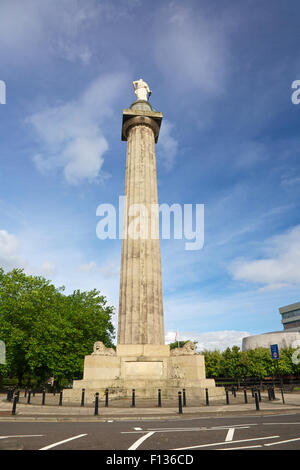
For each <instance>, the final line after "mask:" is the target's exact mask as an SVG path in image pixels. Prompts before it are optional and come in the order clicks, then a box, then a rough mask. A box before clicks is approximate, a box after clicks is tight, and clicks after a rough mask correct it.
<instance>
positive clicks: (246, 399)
mask: <svg viewBox="0 0 300 470" xmlns="http://www.w3.org/2000/svg"><path fill="white" fill-rule="evenodd" d="M244 399H245V403H248V398H247V389H246V387H245V388H244Z"/></svg>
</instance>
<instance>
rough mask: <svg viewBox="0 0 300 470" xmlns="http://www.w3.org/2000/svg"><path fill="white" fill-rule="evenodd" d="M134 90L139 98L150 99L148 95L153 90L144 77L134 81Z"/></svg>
mask: <svg viewBox="0 0 300 470" xmlns="http://www.w3.org/2000/svg"><path fill="white" fill-rule="evenodd" d="M132 84H133V89H134V92H135V94H136V96H137V99H138V100H144V101H148V95H149V96H150V95H151V93H152V92H151V90H150V88H149V86H148V84H147V83H146V82H144V80H143V79H142V78H140V79H139V80H135V81H134V82H132Z"/></svg>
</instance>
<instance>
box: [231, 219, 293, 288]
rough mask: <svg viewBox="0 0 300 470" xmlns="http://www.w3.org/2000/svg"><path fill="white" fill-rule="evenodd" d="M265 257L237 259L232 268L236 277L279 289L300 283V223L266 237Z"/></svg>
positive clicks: (236, 278)
mask: <svg viewBox="0 0 300 470" xmlns="http://www.w3.org/2000/svg"><path fill="white" fill-rule="evenodd" d="M263 252H264V254H265V256H264V258H262V259H255V260H245V259H237V260H235V261H234V262H233V263H232V265H231V267H230V270H231V272H232V274H233V278H234V279H235V280H240V281H246V282H250V283H258V284H264V285H265V286H264V288H263V289H264V290H266V289H267V290H276V289H280V288H283V287H293V286H296V285H299V284H300V270H299V265H300V225H297V226H295V227H293V228H292V229H290V230H288V231H286V232H284V233H283V234H281V235H277V236H275V237H272V238H270V239H268V240H266V241H265V243H264V245H263Z"/></svg>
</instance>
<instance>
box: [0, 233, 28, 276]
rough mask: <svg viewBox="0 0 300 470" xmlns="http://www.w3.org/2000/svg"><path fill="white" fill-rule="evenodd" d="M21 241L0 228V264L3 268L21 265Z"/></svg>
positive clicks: (7, 268) (8, 268)
mask: <svg viewBox="0 0 300 470" xmlns="http://www.w3.org/2000/svg"><path fill="white" fill-rule="evenodd" d="M24 263H25V261H24V260H23V259H22V257H21V243H20V241H19V240H18V238H17V237H16V236H15V235H13V234H12V233H8V232H7V231H6V230H0V266H1V267H3V268H4V269H5V270H10V269H12V268H14V267H20V266H23V265H24Z"/></svg>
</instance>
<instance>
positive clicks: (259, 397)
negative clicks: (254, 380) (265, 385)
mask: <svg viewBox="0 0 300 470" xmlns="http://www.w3.org/2000/svg"><path fill="white" fill-rule="evenodd" d="M257 393H258V400H259V401H261V393H260V389H258V390H257Z"/></svg>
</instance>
